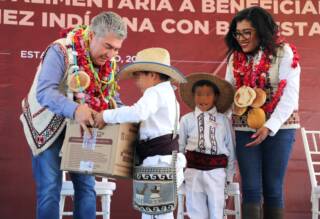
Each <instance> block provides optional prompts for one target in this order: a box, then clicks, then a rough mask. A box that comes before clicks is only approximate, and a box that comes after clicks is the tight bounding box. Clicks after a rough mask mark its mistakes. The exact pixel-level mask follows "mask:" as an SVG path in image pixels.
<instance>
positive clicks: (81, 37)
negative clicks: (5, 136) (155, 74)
mask: <svg viewBox="0 0 320 219" xmlns="http://www.w3.org/2000/svg"><path fill="white" fill-rule="evenodd" d="M126 37H127V28H126V25H125V24H124V22H123V21H122V19H121V17H120V16H119V15H117V14H115V13H113V12H102V13H100V14H98V15H97V16H96V17H94V18H93V19H92V21H91V24H90V26H85V25H81V26H78V27H76V28H73V29H70V30H69V31H68V32H67V33H66V36H64V37H62V38H61V39H58V40H56V41H55V42H53V43H52V44H50V45H49V46H48V48H47V50H46V51H45V52H44V54H43V57H42V60H41V63H40V65H39V67H38V70H37V73H36V76H35V79H34V81H33V84H32V87H31V89H30V91H29V93H28V96H27V97H26V98H25V99H24V100H23V101H22V110H23V113H22V115H21V117H20V120H21V121H22V123H23V127H24V132H25V135H26V138H27V141H28V144H29V145H30V148H31V151H32V153H33V157H32V169H33V176H34V179H35V182H36V190H37V211H36V217H37V219H58V218H59V201H60V191H61V185H62V172H61V170H60V162H61V158H60V157H59V153H60V150H61V147H62V143H63V139H64V135H65V125H66V119H74V120H76V121H77V122H78V123H80V124H81V125H82V127H83V128H86V126H88V125H92V126H93V125H94V118H93V117H94V114H95V113H96V112H99V111H102V110H105V109H107V108H109V104H108V103H109V100H110V98H114V97H115V98H116V99H117V96H115V90H114V86H112V87H113V90H112V89H111V88H110V87H108V86H106V85H110V83H109V82H112V83H114V84H115V83H116V82H115V81H114V77H111V76H114V75H112V64H111V61H110V60H111V58H112V57H114V56H115V55H117V53H118V51H119V49H120V48H121V46H122V42H123V40H124V39H125V38H126ZM113 73H114V72H113ZM112 80H113V81H112ZM75 85H76V86H75ZM115 85H116V84H115ZM72 86H73V87H72ZM118 100H119V99H118ZM70 177H71V180H72V182H73V185H74V189H75V196H74V205H73V206H74V214H73V217H74V218H77V219H94V218H96V194H95V191H94V183H95V180H94V177H93V176H88V175H83V174H76V173H71V174H70Z"/></svg>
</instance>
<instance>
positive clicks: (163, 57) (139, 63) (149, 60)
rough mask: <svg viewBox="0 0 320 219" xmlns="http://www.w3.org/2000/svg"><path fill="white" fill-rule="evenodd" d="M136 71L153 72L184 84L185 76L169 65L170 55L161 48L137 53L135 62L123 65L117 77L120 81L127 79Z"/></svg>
mask: <svg viewBox="0 0 320 219" xmlns="http://www.w3.org/2000/svg"><path fill="white" fill-rule="evenodd" d="M137 71H153V72H157V73H160V74H165V75H168V76H169V77H170V78H171V80H173V81H175V82H178V83H185V82H186V78H185V76H184V75H183V74H182V73H181V72H180V71H179V70H178V69H176V68H174V67H173V66H171V65H170V54H169V52H168V50H166V49H163V48H147V49H144V50H141V51H139V52H138V53H137V56H136V60H135V62H133V63H130V64H127V65H125V66H124V67H123V68H122V69H121V70H120V71H119V73H118V77H119V79H120V80H124V79H128V78H130V77H132V73H134V72H137Z"/></svg>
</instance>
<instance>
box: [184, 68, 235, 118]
mask: <svg viewBox="0 0 320 219" xmlns="http://www.w3.org/2000/svg"><path fill="white" fill-rule="evenodd" d="M187 80H188V82H187V83H185V84H180V96H181V98H182V100H183V101H184V102H185V103H186V104H187V105H188V106H189V107H190V108H191V109H194V107H195V103H194V98H193V94H192V86H193V85H194V83H196V82H197V81H200V80H208V81H211V82H212V83H214V84H215V85H216V86H217V87H218V89H219V91H220V96H219V97H218V99H217V100H216V101H215V106H216V108H217V110H218V112H220V113H224V112H225V111H227V110H228V109H229V108H230V107H231V104H232V103H233V96H234V89H233V87H232V85H231V84H230V83H229V82H227V81H225V80H223V79H221V78H219V77H218V76H215V75H212V74H208V73H192V74H190V75H188V76H187Z"/></svg>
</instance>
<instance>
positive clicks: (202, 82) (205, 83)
mask: <svg viewBox="0 0 320 219" xmlns="http://www.w3.org/2000/svg"><path fill="white" fill-rule="evenodd" d="M203 86H208V87H211V88H212V91H213V93H214V95H215V96H216V97H218V96H219V95H220V90H219V88H218V86H217V85H216V84H215V83H212V82H211V81H209V80H200V81H197V82H196V83H194V84H193V86H192V94H194V93H195V92H196V89H197V88H198V87H203Z"/></svg>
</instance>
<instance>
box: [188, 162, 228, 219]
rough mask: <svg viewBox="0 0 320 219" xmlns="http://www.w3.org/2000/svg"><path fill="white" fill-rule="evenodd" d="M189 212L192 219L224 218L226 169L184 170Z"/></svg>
mask: <svg viewBox="0 0 320 219" xmlns="http://www.w3.org/2000/svg"><path fill="white" fill-rule="evenodd" d="M184 177H185V183H186V184H185V189H186V206H187V213H188V215H189V217H190V218H191V219H200V218H201V219H222V218H223V209H224V202H225V195H224V190H225V182H226V170H225V169H224V168H217V169H213V170H206V171H203V170H197V169H192V168H187V169H186V170H185V172H184Z"/></svg>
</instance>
